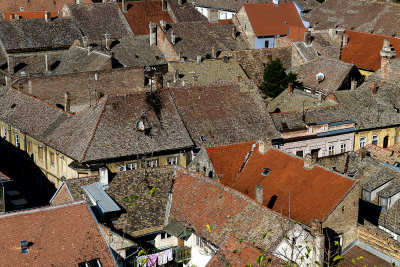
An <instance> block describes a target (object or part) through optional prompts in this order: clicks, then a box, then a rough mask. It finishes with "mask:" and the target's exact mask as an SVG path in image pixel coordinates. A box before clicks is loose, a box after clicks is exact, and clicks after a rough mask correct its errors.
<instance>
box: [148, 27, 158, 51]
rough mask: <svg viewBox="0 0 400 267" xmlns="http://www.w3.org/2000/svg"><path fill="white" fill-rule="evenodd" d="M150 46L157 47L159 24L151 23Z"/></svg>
mask: <svg viewBox="0 0 400 267" xmlns="http://www.w3.org/2000/svg"><path fill="white" fill-rule="evenodd" d="M149 28H150V45H151V46H153V45H157V24H155V23H153V22H150V23H149Z"/></svg>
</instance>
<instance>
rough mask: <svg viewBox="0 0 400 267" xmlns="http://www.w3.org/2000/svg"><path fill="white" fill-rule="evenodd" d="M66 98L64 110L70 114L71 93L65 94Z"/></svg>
mask: <svg viewBox="0 0 400 267" xmlns="http://www.w3.org/2000/svg"><path fill="white" fill-rule="evenodd" d="M64 98H65V105H64V110H65V111H66V112H70V105H71V97H70V94H69V92H65V95H64Z"/></svg>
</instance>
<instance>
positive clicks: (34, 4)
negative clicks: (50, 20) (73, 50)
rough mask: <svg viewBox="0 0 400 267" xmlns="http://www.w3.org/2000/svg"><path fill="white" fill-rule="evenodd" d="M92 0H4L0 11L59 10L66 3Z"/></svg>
mask: <svg viewBox="0 0 400 267" xmlns="http://www.w3.org/2000/svg"><path fill="white" fill-rule="evenodd" d="M90 2H91V1H90V0H57V1H51V0H39V1H26V0H16V1H2V2H1V4H0V12H21V11H22V12H24V11H28V12H40V11H42V12H43V11H51V12H59V11H61V10H62V8H63V6H64V5H65V4H78V3H85V4H87V3H90Z"/></svg>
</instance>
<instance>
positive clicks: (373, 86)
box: [371, 82, 378, 95]
mask: <svg viewBox="0 0 400 267" xmlns="http://www.w3.org/2000/svg"><path fill="white" fill-rule="evenodd" d="M377 91H378V83H377V82H373V83H372V84H371V93H372V94H373V95H376V92H377Z"/></svg>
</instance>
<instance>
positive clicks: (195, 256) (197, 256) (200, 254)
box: [184, 234, 217, 267]
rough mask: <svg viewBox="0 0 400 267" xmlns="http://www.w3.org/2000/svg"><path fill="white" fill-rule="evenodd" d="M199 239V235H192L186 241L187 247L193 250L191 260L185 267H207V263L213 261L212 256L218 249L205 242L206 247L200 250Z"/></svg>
mask: <svg viewBox="0 0 400 267" xmlns="http://www.w3.org/2000/svg"><path fill="white" fill-rule="evenodd" d="M197 238H199V237H198V236H197V235H195V234H192V235H191V236H190V237H189V238H188V240H186V241H185V243H184V245H185V247H190V248H192V251H191V254H192V257H191V260H190V262H188V263H186V265H185V266H196V267H205V266H206V265H207V263H208V262H209V261H210V260H211V258H212V256H213V255H214V253H215V252H216V250H217V249H216V248H214V247H213V246H211V245H210V244H208V243H206V242H204V240H203V242H204V247H203V248H200V247H198V246H197V245H196V239H197Z"/></svg>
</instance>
